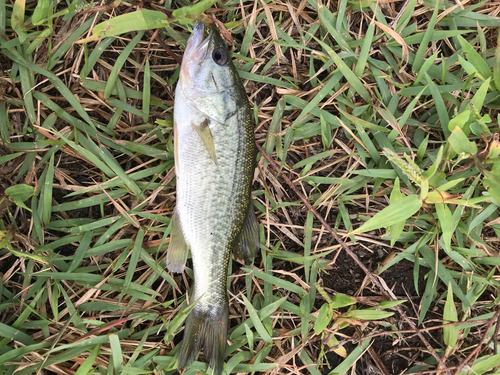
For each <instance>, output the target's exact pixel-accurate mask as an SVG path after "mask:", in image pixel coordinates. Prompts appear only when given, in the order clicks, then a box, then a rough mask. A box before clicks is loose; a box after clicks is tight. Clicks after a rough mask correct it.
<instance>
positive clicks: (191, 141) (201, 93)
mask: <svg viewBox="0 0 500 375" xmlns="http://www.w3.org/2000/svg"><path fill="white" fill-rule="evenodd" d="M204 29H205V27H204V25H203V24H201V23H199V22H198V23H197V24H196V26H195V27H194V29H193V33H192V35H191V37H190V38H189V40H188V43H187V46H186V51H185V53H184V56H183V61H182V66H181V71H180V76H179V82H178V84H177V88H176V93H175V105H174V134H175V139H174V150H175V168H176V175H177V202H176V208H175V210H174V216H173V218H172V231H171V239H170V246H169V249H168V254H167V267H168V269H169V270H170V271H174V272H182V271H183V270H184V267H185V262H186V260H187V253H188V250H189V249H190V250H191V254H192V259H193V271H194V279H195V281H194V292H193V296H192V298H191V299H192V300H193V301H196V305H195V307H194V308H193V310H192V311H191V312H190V314H189V315H188V317H187V319H186V326H185V330H184V338H183V343H182V347H181V351H180V356H179V363H178V366H179V368H182V367H186V366H188V365H189V364H190V363H191V362H192V361H193V360H194V359H196V356H197V355H198V352H199V351H200V350H201V349H203V351H204V355H205V358H206V360H207V362H208V363H209V366H210V367H211V368H212V369H213V370H214V372H215V373H216V374H220V373H222V368H223V363H224V357H225V349H226V341H227V329H228V314H229V312H228V300H227V290H226V283H227V273H228V267H229V261H230V257H231V251H232V250H235V251H236V252H237V253H238V255H239V256H240V257H243V258H244V260H245V261H246V262H247V263H249V262H250V260H249V259H250V257H251V256H252V253H253V252H254V251H255V248H256V246H258V232H257V230H258V225H257V222H256V219H255V213H254V212H253V209H252V206H251V200H250V193H251V184H252V179H253V172H254V169H255V144H254V142H255V140H254V124H253V118H252V110H251V107H250V103H249V102H248V98H247V97H246V93H245V90H244V88H243V85H242V83H241V80H240V78H239V76H238V74H237V72H236V69H235V67H234V66H233V64H232V62H231V59H230V55H229V52H228V51H227V50H226V48H225V47H224V44H223V42H222V39H221V38H220V35H219V33H218V32H217V30H216V29H215V27H214V26H212V27H211V29H210V33H209V35H208V36H207V37H206V38H205V35H204Z"/></svg>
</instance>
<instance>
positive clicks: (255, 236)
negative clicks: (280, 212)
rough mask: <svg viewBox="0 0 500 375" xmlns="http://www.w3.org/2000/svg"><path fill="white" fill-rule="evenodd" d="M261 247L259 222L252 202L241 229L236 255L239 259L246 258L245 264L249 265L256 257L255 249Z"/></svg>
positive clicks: (235, 250)
mask: <svg viewBox="0 0 500 375" xmlns="http://www.w3.org/2000/svg"><path fill="white" fill-rule="evenodd" d="M259 247H260V244H259V223H258V222H257V218H256V217H255V212H254V210H253V204H252V203H250V207H249V209H248V212H247V215H246V217H245V221H244V222H243V227H242V229H241V234H240V241H239V243H238V245H237V247H236V248H235V249H234V257H235V258H236V259H239V260H244V261H245V264H247V265H249V264H251V263H252V261H253V259H254V258H255V250H256V249H258V248H259Z"/></svg>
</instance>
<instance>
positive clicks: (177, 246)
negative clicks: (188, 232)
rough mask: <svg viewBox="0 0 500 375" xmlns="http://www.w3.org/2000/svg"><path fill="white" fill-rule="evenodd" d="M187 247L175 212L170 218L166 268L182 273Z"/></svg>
mask: <svg viewBox="0 0 500 375" xmlns="http://www.w3.org/2000/svg"><path fill="white" fill-rule="evenodd" d="M188 253H189V245H188V243H187V242H186V239H185V238H184V234H183V233H182V227H181V221H180V219H179V214H178V213H177V210H174V215H173V216H172V229H171V231H170V244H169V246H168V250H167V268H168V270H169V271H171V272H176V273H182V272H184V268H185V267H186V261H187V257H188Z"/></svg>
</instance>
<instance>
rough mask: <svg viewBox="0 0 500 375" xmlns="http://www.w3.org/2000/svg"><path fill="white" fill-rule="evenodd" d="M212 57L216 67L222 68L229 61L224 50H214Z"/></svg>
mask: <svg viewBox="0 0 500 375" xmlns="http://www.w3.org/2000/svg"><path fill="white" fill-rule="evenodd" d="M212 57H213V59H214V61H215V63H216V64H217V65H220V66H223V65H225V64H226V63H227V62H228V61H229V54H228V53H227V51H226V50H225V49H224V48H216V49H215V50H214V53H213V54H212Z"/></svg>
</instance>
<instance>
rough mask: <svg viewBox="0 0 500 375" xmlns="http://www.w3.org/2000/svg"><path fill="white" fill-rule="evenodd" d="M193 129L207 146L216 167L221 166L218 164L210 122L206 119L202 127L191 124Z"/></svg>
mask: <svg viewBox="0 0 500 375" xmlns="http://www.w3.org/2000/svg"><path fill="white" fill-rule="evenodd" d="M191 126H192V127H193V129H194V130H195V131H196V133H198V135H199V137H200V138H201V141H202V142H203V144H204V145H205V148H206V149H207V151H208V154H209V155H210V157H211V158H212V160H213V161H214V163H215V165H219V164H218V163H217V154H216V153H215V144H214V138H213V137H212V132H211V131H210V127H209V126H208V120H207V119H205V121H203V122H202V123H201V124H200V125H195V124H191Z"/></svg>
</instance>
